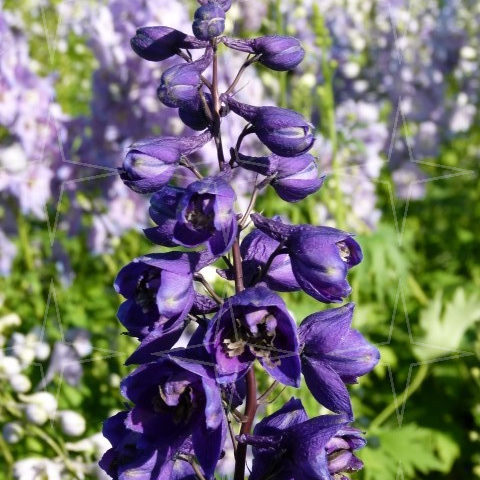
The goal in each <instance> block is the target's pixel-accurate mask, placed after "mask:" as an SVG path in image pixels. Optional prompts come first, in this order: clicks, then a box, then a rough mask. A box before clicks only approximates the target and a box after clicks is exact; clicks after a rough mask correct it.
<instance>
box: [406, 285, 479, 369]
mask: <svg viewBox="0 0 480 480" xmlns="http://www.w3.org/2000/svg"><path fill="white" fill-rule="evenodd" d="M442 300H443V293H442V292H437V293H436V295H435V297H434V299H433V300H432V302H431V303H430V305H429V306H428V307H427V308H425V309H424V310H422V311H421V313H420V322H419V323H420V326H421V328H422V330H423V331H424V335H423V337H422V338H421V339H419V340H417V339H416V341H417V342H418V343H421V344H422V346H419V347H416V348H415V349H414V352H415V355H416V356H417V358H419V359H420V360H428V359H432V358H436V357H439V356H442V355H445V352H448V351H455V350H458V349H459V347H460V343H461V341H462V338H463V336H464V335H465V333H466V332H467V330H468V329H469V328H470V327H472V326H473V324H474V323H476V322H478V321H479V320H480V297H479V295H478V294H476V293H473V294H471V295H467V294H466V293H465V290H464V289H463V288H457V290H455V293H454V295H453V298H452V300H451V301H450V302H448V303H446V305H445V306H443V301H442Z"/></svg>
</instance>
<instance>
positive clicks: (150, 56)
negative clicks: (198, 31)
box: [130, 26, 207, 62]
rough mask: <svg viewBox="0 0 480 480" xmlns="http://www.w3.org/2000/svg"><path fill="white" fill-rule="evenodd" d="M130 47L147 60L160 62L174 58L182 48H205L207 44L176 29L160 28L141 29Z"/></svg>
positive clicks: (131, 41)
mask: <svg viewBox="0 0 480 480" xmlns="http://www.w3.org/2000/svg"><path fill="white" fill-rule="evenodd" d="M130 45H131V46H132V49H133V50H134V52H135V53H136V54H137V55H139V56H140V57H142V58H144V59H145V60H150V61H152V62H160V61H161V60H166V59H167V58H170V57H173V55H176V54H177V52H178V51H179V49H181V48H188V49H195V48H205V47H206V46H207V43H206V42H202V41H199V40H197V39H196V38H195V37H192V36H190V35H186V34H185V33H183V32H180V31H178V30H175V29H174V28H170V27H164V26H158V27H143V28H139V29H138V30H137V33H136V35H135V36H134V37H133V38H132V39H131V40H130Z"/></svg>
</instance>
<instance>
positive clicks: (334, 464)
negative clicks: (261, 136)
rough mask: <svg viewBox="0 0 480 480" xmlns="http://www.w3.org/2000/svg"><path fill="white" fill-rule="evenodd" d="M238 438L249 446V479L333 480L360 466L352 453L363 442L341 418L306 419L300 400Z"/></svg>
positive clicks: (354, 430)
mask: <svg viewBox="0 0 480 480" xmlns="http://www.w3.org/2000/svg"><path fill="white" fill-rule="evenodd" d="M239 440H240V442H246V443H248V444H250V445H252V446H253V468H252V474H251V476H250V480H260V479H265V478H275V479H282V480H283V479H285V480H287V479H288V480H334V479H337V478H339V477H337V476H336V474H339V473H342V472H349V471H354V470H358V469H360V468H361V467H362V462H361V461H360V460H358V459H357V458H356V457H355V456H354V455H353V453H352V452H353V450H356V449H359V448H361V447H363V446H364V445H365V441H364V440H363V438H362V437H361V433H360V432H359V431H358V430H356V429H353V428H351V427H349V426H348V422H347V421H346V420H345V417H343V416H341V415H323V416H320V417H316V418H312V419H310V420H309V419H308V417H307V414H306V412H305V410H304V408H303V406H302V403H301V402H300V400H297V399H294V398H292V399H291V400H290V401H289V402H287V403H286V404H285V405H284V406H283V408H282V409H280V410H279V411H278V412H275V413H274V414H272V415H270V416H269V417H266V418H264V419H263V420H262V421H261V422H259V423H258V424H257V425H256V426H255V429H254V432H253V435H242V436H241V437H240V439H239ZM339 458H340V461H339ZM333 475H335V477H334V476H333ZM340 478H342V477H340Z"/></svg>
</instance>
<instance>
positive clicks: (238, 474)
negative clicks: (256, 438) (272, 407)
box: [233, 366, 257, 480]
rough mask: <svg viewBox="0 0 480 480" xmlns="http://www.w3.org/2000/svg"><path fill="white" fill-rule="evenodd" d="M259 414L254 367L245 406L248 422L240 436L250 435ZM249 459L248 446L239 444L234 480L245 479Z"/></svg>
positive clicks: (248, 375)
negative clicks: (257, 413)
mask: <svg viewBox="0 0 480 480" xmlns="http://www.w3.org/2000/svg"><path fill="white" fill-rule="evenodd" d="M256 412H257V382H256V380H255V371H254V370H253V366H252V367H251V368H250V370H249V371H248V373H247V403H246V406H245V417H246V420H245V422H244V423H243V424H242V428H241V429H240V435H244V434H249V433H250V431H251V429H252V425H253V421H254V419H255V413H256ZM246 459H247V444H246V443H239V444H238V446H237V455H236V457H235V475H234V477H233V478H234V480H244V479H245V461H246Z"/></svg>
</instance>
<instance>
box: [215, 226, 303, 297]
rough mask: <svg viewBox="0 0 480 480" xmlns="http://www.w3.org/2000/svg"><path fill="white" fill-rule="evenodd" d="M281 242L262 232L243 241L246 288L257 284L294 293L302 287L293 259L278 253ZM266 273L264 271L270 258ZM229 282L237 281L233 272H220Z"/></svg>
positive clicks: (241, 247)
mask: <svg viewBox="0 0 480 480" xmlns="http://www.w3.org/2000/svg"><path fill="white" fill-rule="evenodd" d="M279 247H280V242H277V241H276V240H274V239H273V238H270V237H269V236H268V235H266V234H265V233H263V232H262V231H261V230H258V229H254V230H252V231H251V232H250V233H249V234H248V235H247V236H246V237H245V238H244V239H243V241H242V243H241V245H240V253H241V255H242V267H243V280H244V283H245V285H247V286H249V287H253V286H255V285H256V284H260V285H266V286H267V287H268V288H270V289H271V290H276V291H278V292H295V291H297V290H300V285H299V284H298V282H297V279H296V278H295V275H294V274H293V271H292V264H291V262H290V257H289V256H288V254H286V253H277V252H276V251H277V249H278V248H279ZM272 255H274V257H273V260H271V261H270V266H269V268H268V270H267V271H264V269H265V267H266V265H267V263H268V262H269V259H270V257H272ZM218 273H219V274H220V275H221V276H222V277H224V278H227V279H228V280H233V279H234V272H233V270H232V269H229V270H222V271H219V272H218Z"/></svg>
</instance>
